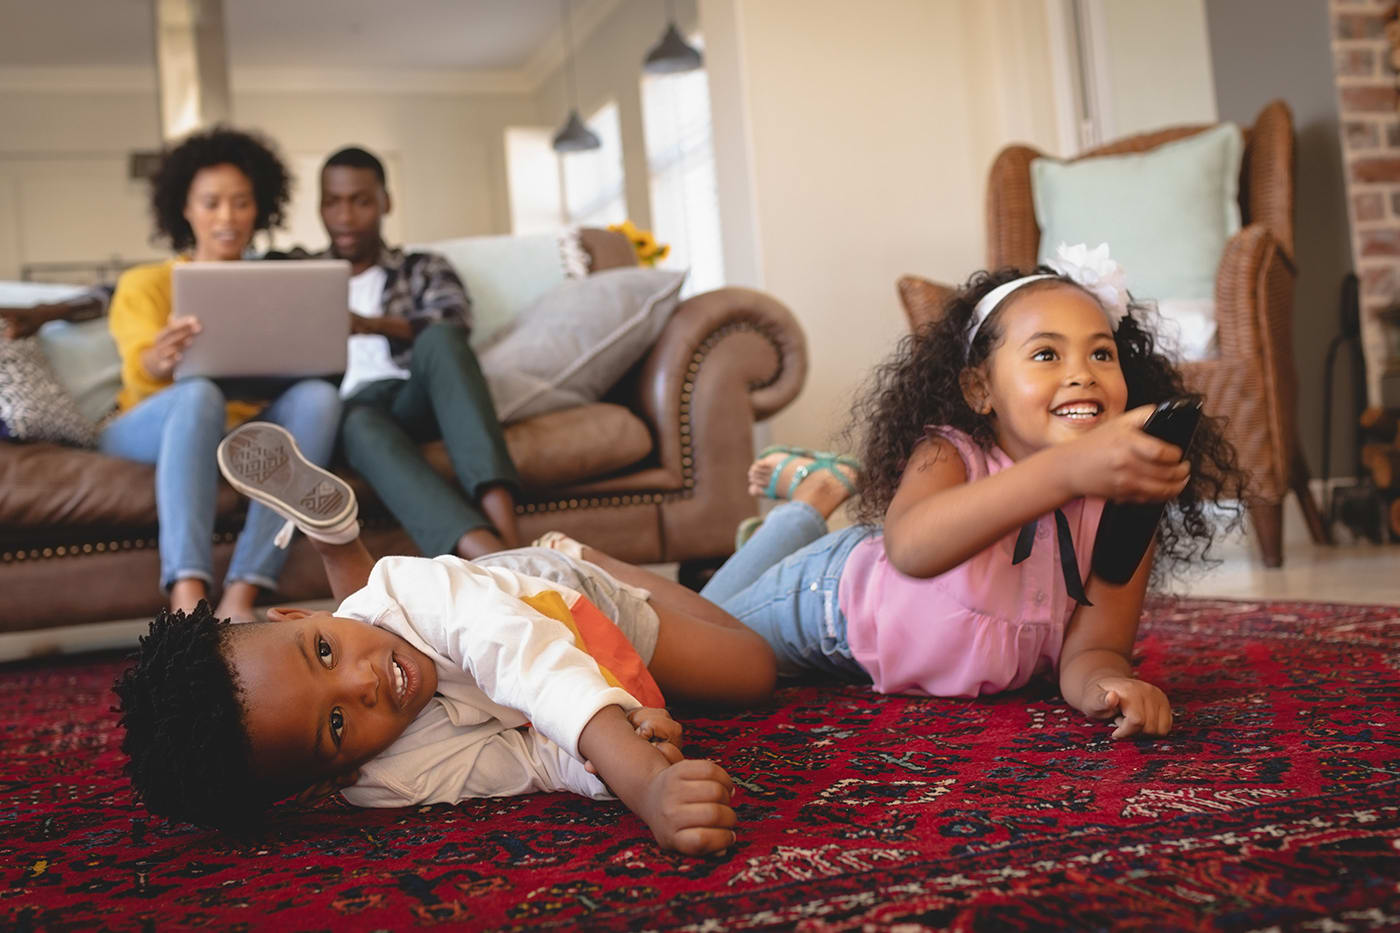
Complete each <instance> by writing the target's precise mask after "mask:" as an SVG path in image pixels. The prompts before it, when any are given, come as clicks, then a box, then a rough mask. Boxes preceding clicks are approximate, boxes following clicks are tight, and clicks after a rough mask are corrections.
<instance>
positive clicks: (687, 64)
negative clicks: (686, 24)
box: [642, 0, 705, 75]
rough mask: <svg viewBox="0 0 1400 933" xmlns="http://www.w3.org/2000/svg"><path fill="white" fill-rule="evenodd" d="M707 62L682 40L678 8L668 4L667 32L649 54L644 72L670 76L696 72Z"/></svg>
mask: <svg viewBox="0 0 1400 933" xmlns="http://www.w3.org/2000/svg"><path fill="white" fill-rule="evenodd" d="M704 64H705V60H704V58H702V57H701V55H700V50H699V49H697V48H695V47H694V46H693V45H690V44H688V43H687V42H686V41H685V40H684V39H682V38H681V34H680V32H679V31H678V30H677V29H676V8H675V5H674V4H673V3H671V2H669V0H668V2H667V4H666V32H665V33H663V34H662V36H661V41H660V42H658V43H656V47H655V48H653V49H652V50H651V51H650V52H648V53H647V58H646V61H645V62H643V63H642V70H643V71H645V72H647V73H648V74H654V75H669V74H676V73H677V72H681V71H694V70H695V69H697V68H701V67H704Z"/></svg>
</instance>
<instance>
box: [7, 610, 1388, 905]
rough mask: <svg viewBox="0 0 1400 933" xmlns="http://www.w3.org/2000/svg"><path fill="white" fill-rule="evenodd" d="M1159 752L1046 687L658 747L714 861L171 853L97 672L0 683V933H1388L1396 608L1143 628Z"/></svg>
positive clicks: (758, 717) (459, 820) (589, 831)
mask: <svg viewBox="0 0 1400 933" xmlns="http://www.w3.org/2000/svg"><path fill="white" fill-rule="evenodd" d="M1138 648H1139V652H1140V655H1141V657H1140V664H1141V669H1142V671H1143V673H1144V676H1146V677H1148V678H1149V679H1152V680H1154V681H1156V682H1157V683H1159V684H1161V685H1163V686H1164V687H1165V688H1166V689H1167V692H1168V694H1169V695H1170V696H1171V698H1172V701H1173V706H1174V707H1175V709H1176V710H1177V720H1176V722H1177V726H1176V731H1175V732H1174V733H1173V734H1172V735H1171V737H1170V738H1168V739H1166V740H1160V741H1141V742H1134V741H1128V742H1112V741H1110V740H1109V738H1108V729H1107V728H1105V727H1103V726H1099V725H1095V724H1091V723H1089V722H1086V721H1085V720H1084V719H1083V718H1082V717H1080V716H1079V715H1078V714H1076V713H1075V712H1074V711H1072V710H1070V709H1069V708H1068V707H1066V706H1065V704H1064V702H1063V701H1061V700H1060V699H1059V698H1058V696H1057V695H1055V694H1054V693H1053V692H1052V691H1051V690H1050V689H1049V688H1047V687H1042V688H1040V689H1039V690H1032V691H1029V692H1022V693H1020V694H1016V695H1012V696H1005V697H999V698H996V699H993V700H986V701H976V702H966V701H948V700H925V699H911V698H904V697H881V696H875V695H872V694H870V693H868V692H865V691H862V690H859V689H852V688H832V687H822V686H798V687H788V688H785V689H783V690H782V691H780V692H779V693H778V695H777V697H776V698H775V700H774V701H773V702H772V703H771V704H770V705H768V706H766V707H764V708H762V709H757V710H753V711H751V712H748V713H746V714H743V715H739V716H736V717H732V718H722V719H716V718H696V717H688V718H683V721H685V722H686V724H687V726H688V735H687V741H686V745H687V751H688V753H690V754H693V755H705V756H709V757H713V758H714V759H716V760H717V761H719V762H721V763H722V764H723V765H724V767H726V768H727V769H728V770H729V772H730V774H731V775H733V776H734V778H735V780H736V782H737V783H738V785H739V788H740V789H739V793H738V794H737V796H736V805H737V809H738V812H739V817H740V819H741V820H742V828H741V832H740V836H739V843H738V845H737V846H736V847H735V848H734V849H733V850H732V851H731V852H729V853H727V854H725V855H722V856H717V857H714V858H709V859H688V858H683V857H679V856H671V855H667V854H664V853H662V852H660V851H658V850H657V848H656V847H655V846H654V845H653V844H652V843H651V841H650V837H649V836H648V835H647V833H646V830H645V828H644V827H643V826H642V825H641V823H639V822H638V821H637V820H636V819H635V818H634V817H632V816H631V815H630V814H629V813H627V812H626V811H625V810H624V809H623V808H622V807H621V806H620V805H617V804H608V803H594V802H591V801H587V800H583V799H581V798H575V797H571V796H566V795H562V794H551V795H541V796H534V797H523V798H510V799H502V800H487V801H473V802H469V803H466V804H462V805H459V806H456V807H442V806H438V807H424V808H421V809H418V810H393V811H363V810H354V809H351V808H349V807H345V806H341V805H339V804H324V805H321V806H319V807H317V808H315V809H311V810H291V809H289V810H286V811H284V812H283V813H282V815H281V816H279V817H277V818H275V820H274V822H273V829H272V831H271V834H270V836H269V837H268V838H267V839H266V840H265V842H264V843H263V844H261V845H257V846H245V845H238V844H234V843H230V842H228V841H225V840H222V839H220V838H218V837H216V836H214V835H212V834H210V833H206V832H203V831H196V830H192V829H188V828H183V827H172V826H170V825H167V824H166V823H164V822H163V821H161V820H153V819H150V818H148V817H147V816H146V814H145V813H144V812H143V811H142V810H141V809H139V808H138V807H137V806H135V805H134V804H133V802H132V798H131V794H130V791H129V790H128V788H127V786H126V785H125V783H124V782H123V780H122V779H121V777H120V774H119V768H120V765H121V760H122V756H121V754H120V751H119V748H118V746H119V742H120V736H119V733H118V731H117V730H116V728H115V717H114V716H113V714H112V713H111V710H110V707H111V705H112V703H113V702H114V700H113V697H112V695H111V693H110V692H109V686H110V684H111V682H112V679H113V677H114V676H115V674H116V673H117V671H118V670H119V668H120V667H121V662H120V660H119V659H117V658H114V657H113V656H110V655H108V656H102V657H96V658H94V657H88V658H79V659H73V660H56V661H46V662H43V663H36V664H24V665H11V666H7V667H4V668H0V710H3V712H0V717H3V720H2V722H0V730H3V732H2V733H0V740H2V741H3V754H0V788H3V798H2V802H0V865H3V871H4V872H5V875H6V882H5V884H4V885H3V890H0V927H4V928H8V929H19V930H27V929H44V930H70V929H72V930H79V929H82V930H86V929H92V928H94V927H98V926H103V927H110V928H120V929H128V928H138V929H139V928H154V929H162V928H183V927H194V926H202V927H208V928H211V929H220V930H222V929H239V928H247V929H259V928H276V929H327V930H360V929H364V930H373V929H403V928H407V927H413V926H419V925H423V926H427V925H434V924H444V925H447V924H460V925H464V926H468V927H470V928H472V929H489V930H496V929H507V930H513V929H527V928H528V929H574V928H587V929H595V930H637V929H673V928H679V929H691V930H706V931H708V930H727V929H745V930H747V929H794V928H796V929H801V930H810V931H826V930H886V929H918V928H923V927H932V928H953V929H958V930H1004V929H1035V928H1045V927H1075V928H1088V929H1095V928H1147V929H1152V930H1198V929H1222V930H1282V929H1317V930H1324V929H1325V930H1337V931H1341V930H1373V929H1381V928H1392V929H1400V729H1398V728H1397V726H1400V609H1397V608H1384V607H1365V606H1329V605H1318V604H1283V603H1278V604H1252V603H1241V602H1215V601H1198V600H1182V601H1167V602H1158V603H1155V604H1154V605H1152V606H1151V607H1150V609H1149V618H1148V621H1147V623H1146V624H1145V626H1144V632H1143V637H1142V638H1141V640H1140V641H1139V645H1138Z"/></svg>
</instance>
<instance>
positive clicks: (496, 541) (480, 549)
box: [456, 528, 506, 560]
mask: <svg viewBox="0 0 1400 933" xmlns="http://www.w3.org/2000/svg"><path fill="white" fill-rule="evenodd" d="M505 549H506V545H505V542H504V541H502V540H501V537H500V535H498V534H496V532H494V531H492V530H491V529H490V528H473V529H472V530H471V531H469V532H467V533H466V534H464V535H462V537H460V538H458V539H457V548H456V550H457V556H458V557H460V558H462V559H463V560H475V559H476V558H478V557H482V556H484V555H486V554H494V553H496V552H497V551H504V550H505Z"/></svg>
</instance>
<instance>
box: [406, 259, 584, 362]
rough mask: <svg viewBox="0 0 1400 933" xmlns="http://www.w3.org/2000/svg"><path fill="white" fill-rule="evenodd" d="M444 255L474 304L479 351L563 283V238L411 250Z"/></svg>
mask: <svg viewBox="0 0 1400 933" xmlns="http://www.w3.org/2000/svg"><path fill="white" fill-rule="evenodd" d="M405 249H407V250H409V251H410V252H411V251H415V250H422V251H427V252H433V253H441V254H442V255H443V256H446V257H447V260H448V261H449V262H451V263H452V266H453V268H454V269H456V270H457V275H458V276H459V277H460V278H461V280H462V282H463V284H465V285H466V286H467V294H468V295H469V296H471V300H472V321H473V323H472V346H474V347H477V348H478V349H479V348H481V347H482V346H484V345H486V344H489V343H490V342H491V338H492V337H493V336H495V335H497V334H498V333H499V332H500V331H502V330H504V329H505V327H506V326H507V325H508V324H510V322H511V321H513V320H515V316H516V315H517V314H519V313H520V312H521V311H522V310H524V309H525V308H528V307H529V306H530V305H531V304H533V303H534V302H535V300H536V299H538V298H539V297H540V296H541V295H543V294H545V293H546V292H548V291H550V290H551V289H553V288H555V287H557V286H559V285H560V284H562V283H563V281H564V278H565V274H564V260H563V258H562V255H561V250H560V244H559V235H558V234H554V233H540V234H530V235H528V236H472V237H459V238H457V239H453V240H438V241H436V242H433V243H418V244H415V245H412V246H408V247H405Z"/></svg>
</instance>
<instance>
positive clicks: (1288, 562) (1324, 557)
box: [1172, 496, 1400, 605]
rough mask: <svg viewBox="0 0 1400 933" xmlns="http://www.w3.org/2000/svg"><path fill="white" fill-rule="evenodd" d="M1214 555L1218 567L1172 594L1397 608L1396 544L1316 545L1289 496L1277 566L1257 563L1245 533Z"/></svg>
mask: <svg viewBox="0 0 1400 933" xmlns="http://www.w3.org/2000/svg"><path fill="white" fill-rule="evenodd" d="M1340 535H1345V531H1342V532H1340ZM1340 535H1339V536H1340ZM1217 556H1219V557H1220V558H1221V559H1222V560H1223V563H1222V564H1221V565H1220V566H1219V567H1216V568H1215V569H1214V570H1211V571H1208V572H1207V573H1205V574H1203V575H1201V576H1199V577H1197V578H1193V579H1189V580H1184V581H1180V582H1178V583H1176V584H1174V585H1173V587H1172V591H1173V592H1178V593H1186V594H1189V595H1192V596H1226V597H1231V598H1239V599H1296V600H1307V601H1313V602H1339V603H1379V604H1393V605H1400V544H1382V545H1375V544H1371V543H1369V542H1362V543H1359V544H1355V543H1342V544H1337V545H1334V546H1332V547H1324V546H1320V545H1315V544H1313V543H1312V542H1311V541H1310V540H1309V539H1308V534H1307V528H1306V526H1305V525H1304V523H1303V516H1302V513H1301V512H1299V511H1298V507H1297V504H1296V502H1295V500H1294V499H1293V498H1292V497H1291V496H1290V497H1289V499H1288V501H1287V503H1286V505H1285V508H1284V556H1283V566H1282V567H1280V568H1278V569H1275V570H1269V569H1267V568H1265V567H1264V565H1263V564H1262V563H1260V561H1259V551H1258V549H1257V547H1255V544H1254V541H1253V539H1252V537H1250V533H1248V532H1246V533H1242V534H1235V535H1232V536H1230V537H1229V538H1227V539H1226V540H1224V541H1223V542H1222V544H1221V546H1220V547H1219V551H1218V555H1217Z"/></svg>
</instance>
